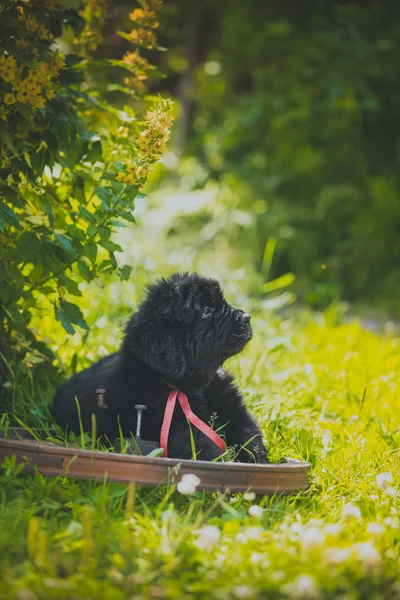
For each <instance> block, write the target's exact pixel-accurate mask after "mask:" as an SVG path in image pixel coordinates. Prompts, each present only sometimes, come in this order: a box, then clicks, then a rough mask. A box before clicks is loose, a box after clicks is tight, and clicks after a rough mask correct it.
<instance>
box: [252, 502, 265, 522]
mask: <svg viewBox="0 0 400 600" xmlns="http://www.w3.org/2000/svg"><path fill="white" fill-rule="evenodd" d="M263 514H264V509H263V508H262V507H261V506H259V505H258V504H253V505H252V506H250V508H249V515H250V516H251V517H254V518H256V519H261V518H262V516H263Z"/></svg>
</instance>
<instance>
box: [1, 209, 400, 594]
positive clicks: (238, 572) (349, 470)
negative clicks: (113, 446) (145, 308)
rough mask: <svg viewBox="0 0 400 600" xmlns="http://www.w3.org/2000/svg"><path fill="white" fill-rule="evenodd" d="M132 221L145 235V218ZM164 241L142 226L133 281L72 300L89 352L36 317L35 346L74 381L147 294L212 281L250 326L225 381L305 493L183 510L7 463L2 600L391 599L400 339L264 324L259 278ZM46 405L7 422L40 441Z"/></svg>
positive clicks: (277, 321)
mask: <svg viewBox="0 0 400 600" xmlns="http://www.w3.org/2000/svg"><path fill="white" fill-rule="evenodd" d="M142 214H143V215H144V216H146V215H149V216H148V218H149V219H151V214H149V211H148V210H147V207H146V210H144V211H143V213H142ZM138 216H139V218H140V216H141V213H140V211H139V213H138ZM143 218H144V217H143ZM173 220H176V217H175V214H174V216H173ZM161 225H162V226H161V227H160V231H159V232H158V233H157V244H154V243H153V239H154V232H153V231H152V229H151V227H152V226H153V225H151V226H149V227H147V229H146V226H145V225H144V226H141V228H137V229H135V230H134V232H132V231H131V232H129V231H126V233H125V234H124V236H125V238H124V239H123V240H122V242H123V243H122V245H123V246H124V247H128V246H129V248H128V249H127V256H124V257H123V258H122V262H130V263H131V264H133V265H134V270H133V272H132V277H131V280H130V281H128V282H119V281H115V280H110V281H107V279H104V281H102V282H100V281H97V282H94V283H92V284H91V285H90V287H88V288H87V287H85V285H83V286H81V287H82V292H83V296H82V297H81V298H79V299H78V301H79V305H80V307H81V309H82V310H83V313H84V315H85V318H86V319H87V321H88V323H89V325H90V326H91V332H90V334H89V335H88V336H85V335H83V336H82V335H80V333H77V334H75V335H74V336H72V337H71V336H66V335H65V332H63V330H62V329H61V327H60V326H59V324H58V323H54V318H53V316H52V309H51V307H46V305H45V304H44V305H43V311H42V312H41V314H39V315H36V317H35V324H36V326H37V330H38V333H39V334H40V335H41V336H43V338H46V339H47V340H50V343H51V347H52V348H53V349H54V351H55V352H56V353H57V356H58V360H59V366H60V369H61V370H63V371H64V372H66V371H67V372H73V371H74V370H81V369H82V368H84V367H85V366H87V365H88V364H90V363H92V362H93V361H95V360H97V359H98V358H100V357H101V356H104V355H106V354H107V353H109V352H112V351H114V350H116V349H117V348H118V345H119V343H120V341H121V338H122V334H123V326H124V323H125V322H126V320H127V318H128V317H129V315H130V313H131V312H132V311H133V310H134V309H135V308H136V306H137V305H138V303H139V301H140V298H141V296H142V293H143V289H144V286H145V284H146V283H147V282H148V281H149V280H151V279H153V278H155V277H156V276H159V275H160V274H164V275H166V274H169V273H171V272H173V271H176V270H180V269H183V268H189V269H190V270H193V269H195V268H196V269H197V270H198V271H199V272H201V273H203V274H208V275H210V274H214V273H215V272H216V273H218V274H219V275H220V277H221V279H222V281H223V283H224V287H225V291H226V297H227V299H228V300H229V301H230V302H232V303H233V304H236V305H238V306H240V307H242V308H245V309H247V310H249V311H250V312H251V314H252V317H253V318H252V323H253V325H254V332H255V335H254V338H253V340H252V341H251V343H250V344H249V345H248V346H247V347H246V349H245V350H244V352H243V353H242V354H240V355H239V356H238V357H236V358H234V359H232V360H231V361H228V363H227V364H226V367H227V368H228V369H229V370H231V371H232V372H233V373H234V374H235V376H236V379H237V383H238V385H239V386H240V388H241V389H242V390H243V393H244V397H245V400H246V403H247V404H248V406H249V407H250V408H251V410H252V411H253V412H254V414H255V415H256V417H257V419H258V421H259V422H260V424H261V426H262V429H263V433H264V436H265V440H266V442H267V445H268V448H269V454H270V458H271V461H272V462H279V461H280V460H281V459H282V457H284V456H289V457H292V458H297V459H303V460H308V461H310V463H311V464H312V472H311V485H310V489H309V490H308V491H305V492H301V493H298V494H292V495H290V496H276V497H273V498H269V497H264V498H262V497H255V498H253V497H252V496H251V494H250V495H244V494H239V495H235V496H233V497H229V496H221V495H219V494H212V493H206V492H196V493H195V494H194V495H193V496H188V497H186V496H184V495H182V494H179V493H178V492H177V491H176V489H175V488H174V487H173V486H171V487H170V488H163V487H159V488H157V489H154V490H152V489H145V488H141V489H137V490H134V489H133V488H132V487H128V486H125V485H117V484H110V483H108V482H107V481H106V480H105V481H104V482H97V483H95V482H78V481H75V480H73V479H67V478H46V477H43V476H40V475H38V474H36V475H33V476H31V475H24V474H23V473H21V471H20V469H19V467H17V466H16V463H15V461H13V460H12V459H7V460H6V461H5V463H4V465H3V472H2V475H1V476H0V531H1V534H0V569H1V574H2V577H1V578H0V597H1V598H7V599H9V598H10V599H14V598H15V599H16V600H36V599H37V600H41V599H48V598H54V599H57V600H58V599H66V600H70V599H72V598H104V599H107V600H109V599H111V600H114V599H122V598H129V599H131V600H141V599H147V598H177V599H181V598H193V599H204V600H208V599H209V598H215V599H217V600H230V599H231V598H232V599H236V598H238V599H240V598H249V599H252V598H260V599H261V598H268V599H275V598H287V597H292V598H298V599H301V598H302V599H304V600H308V599H311V600H312V599H317V598H329V599H333V598H341V600H356V599H360V600H361V599H362V600H364V599H370V598H371V599H374V600H375V599H376V600H381V599H385V598H388V599H389V598H390V599H391V600H392V599H393V600H396V599H397V598H400V577H399V574H398V572H399V566H400V546H399V544H400V522H399V494H398V490H399V483H400V479H399V467H400V455H399V443H400V411H399V397H400V339H399V338H398V337H397V336H395V335H394V334H393V333H392V330H391V329H390V328H388V329H387V331H386V332H384V333H383V334H382V335H375V334H372V333H370V332H368V331H365V330H363V329H362V327H361V326H360V324H359V323H357V322H352V323H349V324H342V325H340V324H338V323H339V321H340V316H341V312H342V308H343V307H342V306H338V307H332V308H330V309H329V310H328V311H327V312H326V313H325V314H324V315H316V316H315V315H311V314H310V313H308V312H306V311H302V310H299V311H297V313H295V312H293V316H292V317H290V318H283V319H282V318H277V317H273V316H272V315H271V312H268V311H266V310H265V308H264V309H263V308H262V304H261V303H260V299H258V298H257V289H259V287H257V286H259V284H260V282H262V277H260V276H259V274H257V273H255V272H254V271H251V270H250V269H249V268H248V267H246V270H244V269H243V268H242V267H240V263H241V262H242V264H243V257H242V256H238V255H236V254H235V252H233V251H232V247H231V246H227V245H226V244H227V241H226V238H224V239H222V241H221V240H219V242H217V241H215V246H213V245H211V246H209V247H208V249H207V248H206V249H205V251H204V252H202V253H199V251H197V250H196V251H193V253H194V254H193V256H194V258H195V260H194V258H193V256H191V255H190V252H189V250H188V248H189V246H190V244H192V241H193V236H191V237H190V236H189V239H188V240H186V241H185V239H184V238H183V237H182V236H177V237H176V238H174V237H173V236H171V237H169V235H168V231H167V229H168V227H167V226H165V224H163V223H161ZM203 233H204V232H203ZM196 252H197V254H196ZM216 257H218V260H216ZM10 381H13V379H12V377H11V376H10ZM17 383H18V382H17ZM21 387H23V386H21ZM24 389H25V388H24ZM49 400H50V397H48V396H46V395H43V396H40V397H35V398H32V397H30V396H29V390H28V392H24V394H20V395H18V394H17V395H16V401H15V409H16V410H15V412H16V414H17V415H18V417H19V418H20V419H21V420H22V422H23V423H24V425H25V426H28V427H32V426H41V427H45V428H46V427H47V428H48V427H49V426H50V425H51V421H50V418H49V413H48V402H49ZM4 424H5V422H3V425H4ZM58 433H60V432H58ZM49 435H51V434H50V432H49ZM57 440H58V442H57ZM53 441H54V442H57V443H63V444H64V443H67V440H65V439H63V438H62V437H61V442H60V438H54V440H53ZM68 443H69V444H72V445H74V446H76V447H81V446H85V447H89V448H90V447H92V444H93V440H92V438H91V436H90V434H85V435H84V436H83V438H81V436H75V437H73V436H72V437H70V438H69V439H68ZM385 474H387V475H385ZM251 506H254V507H255V508H253V509H250V507H251ZM259 507H261V508H259ZM249 509H250V512H249Z"/></svg>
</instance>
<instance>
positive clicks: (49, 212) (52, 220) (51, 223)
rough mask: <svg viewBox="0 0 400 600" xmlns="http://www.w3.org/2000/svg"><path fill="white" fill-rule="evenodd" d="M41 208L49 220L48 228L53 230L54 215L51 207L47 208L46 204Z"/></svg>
mask: <svg viewBox="0 0 400 600" xmlns="http://www.w3.org/2000/svg"><path fill="white" fill-rule="evenodd" d="M43 208H44V210H45V212H46V215H47V216H48V218H49V224H50V227H51V228H52V229H54V213H53V211H52V209H51V206H49V204H46V203H45V204H43Z"/></svg>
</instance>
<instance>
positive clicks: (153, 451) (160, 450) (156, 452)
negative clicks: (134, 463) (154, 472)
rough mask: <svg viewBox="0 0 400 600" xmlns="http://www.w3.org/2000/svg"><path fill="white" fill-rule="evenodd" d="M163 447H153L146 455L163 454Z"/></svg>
mask: <svg viewBox="0 0 400 600" xmlns="http://www.w3.org/2000/svg"><path fill="white" fill-rule="evenodd" d="M163 454H164V448H154V450H152V451H151V452H149V453H148V454H146V456H163Z"/></svg>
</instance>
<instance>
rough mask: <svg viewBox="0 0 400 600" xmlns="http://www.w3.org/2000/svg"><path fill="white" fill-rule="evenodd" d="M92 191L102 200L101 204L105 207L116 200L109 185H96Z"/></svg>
mask: <svg viewBox="0 0 400 600" xmlns="http://www.w3.org/2000/svg"><path fill="white" fill-rule="evenodd" d="M94 193H95V194H96V196H97V197H98V198H100V200H101V201H102V202H103V206H104V205H105V206H106V207H110V204H111V203H113V202H115V201H116V200H117V196H116V195H115V194H114V192H113V190H112V188H110V187H98V188H96V189H95V190H94Z"/></svg>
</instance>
